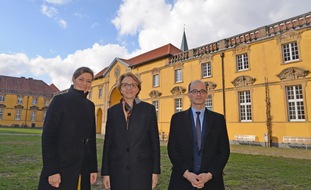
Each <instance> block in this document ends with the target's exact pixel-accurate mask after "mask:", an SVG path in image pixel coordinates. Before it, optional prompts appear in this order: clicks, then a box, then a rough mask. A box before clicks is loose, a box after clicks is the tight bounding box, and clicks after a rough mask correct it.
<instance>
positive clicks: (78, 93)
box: [68, 85, 88, 98]
mask: <svg viewBox="0 0 311 190" xmlns="http://www.w3.org/2000/svg"><path fill="white" fill-rule="evenodd" d="M68 93H70V94H73V95H75V96H78V97H81V98H86V96H87V95H88V92H86V93H84V92H83V91H82V90H77V89H74V88H73V85H71V86H70V88H69V90H68Z"/></svg>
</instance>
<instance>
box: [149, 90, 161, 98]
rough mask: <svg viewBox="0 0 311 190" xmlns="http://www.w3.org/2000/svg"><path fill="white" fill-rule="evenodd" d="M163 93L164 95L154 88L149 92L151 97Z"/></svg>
mask: <svg viewBox="0 0 311 190" xmlns="http://www.w3.org/2000/svg"><path fill="white" fill-rule="evenodd" d="M161 95H162V93H161V92H159V91H157V90H152V91H151V92H150V93H149V96H150V98H157V97H160V96H161Z"/></svg>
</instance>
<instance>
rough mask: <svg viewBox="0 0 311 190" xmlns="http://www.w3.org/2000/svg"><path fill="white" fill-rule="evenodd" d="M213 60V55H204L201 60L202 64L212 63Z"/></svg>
mask: <svg viewBox="0 0 311 190" xmlns="http://www.w3.org/2000/svg"><path fill="white" fill-rule="evenodd" d="M212 60H213V56H212V55H211V54H207V53H204V54H203V55H202V56H201V57H200V58H199V62H200V63H206V62H211V61H212Z"/></svg>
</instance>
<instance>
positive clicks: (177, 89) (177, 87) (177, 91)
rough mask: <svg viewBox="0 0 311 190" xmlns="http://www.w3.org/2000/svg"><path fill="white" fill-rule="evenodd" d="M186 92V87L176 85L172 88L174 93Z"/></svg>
mask: <svg viewBox="0 0 311 190" xmlns="http://www.w3.org/2000/svg"><path fill="white" fill-rule="evenodd" d="M185 92H186V89H185V88H184V87H182V86H175V87H174V88H173V89H172V90H171V93H172V94H174V95H179V94H183V93H185Z"/></svg>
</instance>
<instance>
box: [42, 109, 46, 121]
mask: <svg viewBox="0 0 311 190" xmlns="http://www.w3.org/2000/svg"><path fill="white" fill-rule="evenodd" d="M45 116H46V110H43V111H42V121H44V120H45Z"/></svg>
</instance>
